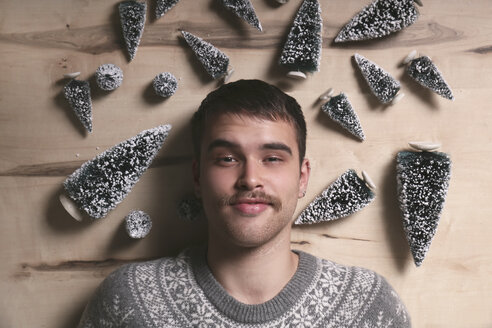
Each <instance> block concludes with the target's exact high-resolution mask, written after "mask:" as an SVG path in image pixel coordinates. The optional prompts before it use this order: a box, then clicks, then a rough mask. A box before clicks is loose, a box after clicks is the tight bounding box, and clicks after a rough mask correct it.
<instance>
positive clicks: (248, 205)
mask: <svg viewBox="0 0 492 328" xmlns="http://www.w3.org/2000/svg"><path fill="white" fill-rule="evenodd" d="M231 205H232V207H233V208H234V209H235V210H236V211H238V212H239V213H241V214H243V215H246V216H255V215H258V214H260V213H263V212H264V211H266V210H267V208H268V207H270V205H271V203H269V202H267V201H265V200H261V199H239V200H237V201H236V202H233V203H232V204H231Z"/></svg>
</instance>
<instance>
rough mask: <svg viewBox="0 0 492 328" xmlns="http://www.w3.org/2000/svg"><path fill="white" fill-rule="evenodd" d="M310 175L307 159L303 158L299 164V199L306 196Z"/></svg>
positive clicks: (309, 165)
mask: <svg viewBox="0 0 492 328" xmlns="http://www.w3.org/2000/svg"><path fill="white" fill-rule="evenodd" d="M310 174H311V164H310V163H309V159H307V158H304V159H303V160H302V164H301V175H300V177H299V198H302V197H304V196H305V195H306V189H307V186H308V182H309V175H310Z"/></svg>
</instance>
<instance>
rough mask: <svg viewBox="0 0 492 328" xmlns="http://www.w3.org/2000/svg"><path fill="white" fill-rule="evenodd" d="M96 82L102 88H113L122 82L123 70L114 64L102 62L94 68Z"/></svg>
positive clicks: (108, 89) (107, 89) (109, 89)
mask: <svg viewBox="0 0 492 328" xmlns="http://www.w3.org/2000/svg"><path fill="white" fill-rule="evenodd" d="M96 82H97V85H98V86H99V87H100V88H101V89H103V90H106V91H111V90H114V89H116V88H118V87H119V86H120V85H121V83H123V71H122V70H121V68H119V67H118V66H116V65H113V64H103V65H101V66H99V67H98V68H97V70H96Z"/></svg>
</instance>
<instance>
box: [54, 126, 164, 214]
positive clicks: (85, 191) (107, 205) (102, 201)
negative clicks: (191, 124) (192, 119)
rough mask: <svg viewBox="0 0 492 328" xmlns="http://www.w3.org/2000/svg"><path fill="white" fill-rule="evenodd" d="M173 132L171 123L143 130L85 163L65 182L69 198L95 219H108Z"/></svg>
mask: <svg viewBox="0 0 492 328" xmlns="http://www.w3.org/2000/svg"><path fill="white" fill-rule="evenodd" d="M170 130H171V125H169V124H168V125H161V126H158V127H155V128H153V129H149V130H145V131H142V132H141V133H139V134H138V135H136V136H134V137H132V138H130V139H128V140H125V141H123V142H121V143H119V144H117V145H116V146H114V147H112V148H110V149H108V150H106V151H104V152H103V153H101V154H99V155H97V156H96V157H95V158H94V159H92V160H90V161H87V162H85V163H84V164H82V166H81V167H80V168H78V169H77V170H76V171H75V172H73V173H72V174H71V175H69V176H68V177H67V179H66V180H65V182H64V183H63V186H64V188H65V192H66V195H67V196H68V197H67V198H65V199H68V200H69V201H72V202H74V203H75V205H76V206H77V208H79V209H80V210H82V211H83V212H85V213H87V215H89V216H90V217H92V218H94V219H100V218H103V217H105V216H106V215H107V214H108V212H109V211H111V210H112V209H113V208H115V207H116V205H118V204H119V203H120V202H121V201H122V200H123V199H124V198H125V197H126V196H127V195H128V193H129V192H130V191H131V189H132V188H133V186H134V185H135V184H136V183H137V182H138V180H139V179H140V177H141V176H142V174H143V173H144V172H145V171H146V170H147V168H148V167H149V166H150V164H151V163H152V161H153V160H154V158H155V156H156V155H157V153H158V151H159V150H160V149H161V147H162V144H163V143H164V140H165V139H166V138H167V136H168V134H169V131H170ZM65 203H66V202H63V204H64V205H65ZM67 210H69V209H68V208H67Z"/></svg>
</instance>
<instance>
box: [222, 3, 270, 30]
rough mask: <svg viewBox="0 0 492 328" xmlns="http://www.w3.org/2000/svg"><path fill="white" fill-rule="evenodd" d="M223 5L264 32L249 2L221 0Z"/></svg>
mask: <svg viewBox="0 0 492 328" xmlns="http://www.w3.org/2000/svg"><path fill="white" fill-rule="evenodd" d="M221 1H222V4H223V5H224V6H225V7H226V8H227V9H229V10H231V11H232V12H234V13H235V14H236V15H237V16H238V17H240V18H242V19H244V20H245V21H246V22H248V24H250V25H251V26H253V27H256V28H257V29H258V30H259V31H262V27H261V23H260V20H259V19H258V17H257V16H256V13H255V9H254V8H253V5H252V4H251V2H250V1H249V0H221Z"/></svg>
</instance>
